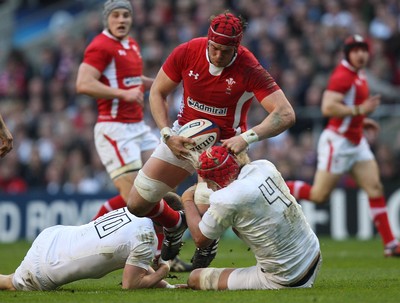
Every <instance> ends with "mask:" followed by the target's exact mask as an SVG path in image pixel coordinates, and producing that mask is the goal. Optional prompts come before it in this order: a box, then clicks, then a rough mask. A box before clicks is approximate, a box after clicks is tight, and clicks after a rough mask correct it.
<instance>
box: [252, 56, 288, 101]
mask: <svg viewBox="0 0 400 303" xmlns="http://www.w3.org/2000/svg"><path fill="white" fill-rule="evenodd" d="M246 60H248V62H249V64H248V65H249V66H251V69H249V71H250V72H247V73H248V79H249V80H248V81H249V82H248V85H249V91H251V92H253V93H254V96H255V97H256V98H257V100H258V102H261V101H262V100H263V99H264V98H265V97H267V96H269V95H270V94H272V93H273V92H275V91H277V90H280V89H281V88H280V87H279V85H278V84H277V83H276V82H275V79H274V78H273V77H272V76H271V75H270V73H269V72H268V71H266V70H265V69H264V68H263V67H262V66H261V64H260V63H259V62H258V61H257V59H256V58H255V57H254V56H253V55H252V54H251V53H250V52H248V54H247V58H246Z"/></svg>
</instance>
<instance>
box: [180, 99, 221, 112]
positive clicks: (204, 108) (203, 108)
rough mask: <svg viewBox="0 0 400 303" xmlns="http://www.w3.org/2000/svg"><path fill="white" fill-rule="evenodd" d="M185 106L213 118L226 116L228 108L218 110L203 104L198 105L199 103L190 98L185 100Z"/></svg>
mask: <svg viewBox="0 0 400 303" xmlns="http://www.w3.org/2000/svg"><path fill="white" fill-rule="evenodd" d="M187 104H188V106H189V107H191V108H193V109H195V110H197V111H199V112H202V113H207V114H210V115H214V116H226V114H227V112H228V108H226V107H224V108H218V107H214V106H209V105H205V104H203V103H200V102H199V101H196V100H193V99H192V98H191V97H188V98H187Z"/></svg>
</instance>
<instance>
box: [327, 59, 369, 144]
mask: <svg viewBox="0 0 400 303" xmlns="http://www.w3.org/2000/svg"><path fill="white" fill-rule="evenodd" d="M327 90H330V91H335V92H338V93H341V94H343V95H344V98H343V103H344V104H345V105H347V106H355V105H360V104H362V103H363V102H364V100H365V99H367V98H368V96H369V89H368V83H367V78H366V76H365V73H364V71H363V70H360V71H358V72H357V71H356V70H355V69H354V68H353V67H352V66H351V65H350V63H348V62H347V61H346V60H342V62H341V63H340V64H339V65H338V66H337V67H336V68H335V70H334V71H333V73H332V75H331V77H330V79H329V82H328V86H327ZM363 120H364V116H363V115H358V116H354V117H352V116H347V117H344V118H337V117H332V118H330V119H329V121H328V124H327V126H326V127H327V128H329V129H331V130H333V131H335V132H337V133H339V134H341V135H343V136H344V137H346V138H347V139H348V140H350V141H351V142H353V143H354V144H359V143H360V140H361V138H362V136H363Z"/></svg>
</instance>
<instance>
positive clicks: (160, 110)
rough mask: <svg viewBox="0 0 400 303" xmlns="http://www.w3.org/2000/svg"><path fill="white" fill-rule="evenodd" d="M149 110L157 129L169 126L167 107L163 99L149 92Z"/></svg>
mask: <svg viewBox="0 0 400 303" xmlns="http://www.w3.org/2000/svg"><path fill="white" fill-rule="evenodd" d="M149 100H150V110H151V114H152V116H153V119H154V121H155V122H156V124H157V126H158V128H159V129H163V128H164V127H166V126H171V125H170V121H169V115H168V105H167V100H166V98H165V97H163V96H161V95H160V94H159V93H154V92H150V99H149Z"/></svg>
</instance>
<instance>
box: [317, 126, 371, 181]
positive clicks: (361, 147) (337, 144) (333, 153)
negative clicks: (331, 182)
mask: <svg viewBox="0 0 400 303" xmlns="http://www.w3.org/2000/svg"><path fill="white" fill-rule="evenodd" d="M373 159H375V157H374V154H373V153H372V151H371V149H370V146H369V144H368V142H367V140H366V139H365V137H363V138H362V139H361V142H360V143H359V144H358V145H354V144H353V143H352V142H350V141H349V140H348V139H346V138H345V137H343V136H341V135H339V134H338V133H335V132H334V131H332V130H330V129H325V130H324V131H323V132H322V134H321V136H320V138H319V141H318V170H323V171H328V172H331V173H333V174H343V173H346V172H348V171H350V170H351V168H352V167H353V165H354V164H355V163H356V162H360V161H368V160H373Z"/></svg>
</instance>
